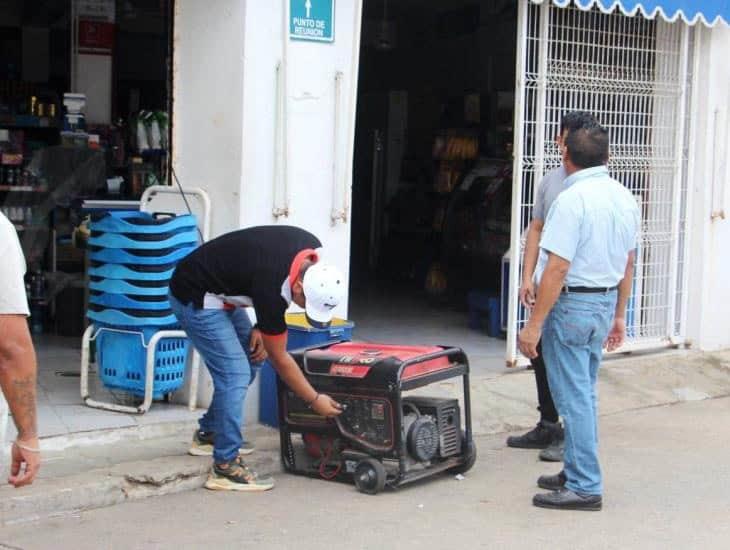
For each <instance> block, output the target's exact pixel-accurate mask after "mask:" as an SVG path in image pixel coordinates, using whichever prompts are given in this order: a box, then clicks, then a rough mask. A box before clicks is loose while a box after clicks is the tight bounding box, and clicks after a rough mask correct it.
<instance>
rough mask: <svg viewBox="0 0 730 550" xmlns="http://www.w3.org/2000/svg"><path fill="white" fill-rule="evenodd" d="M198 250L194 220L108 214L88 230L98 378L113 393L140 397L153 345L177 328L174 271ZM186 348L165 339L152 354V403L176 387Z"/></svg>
mask: <svg viewBox="0 0 730 550" xmlns="http://www.w3.org/2000/svg"><path fill="white" fill-rule="evenodd" d="M196 246H198V230H197V226H196V219H195V217H194V216H192V215H182V216H175V217H156V216H153V215H152V214H148V213H146V212H109V213H105V214H103V215H102V216H100V217H98V218H97V219H95V220H93V221H92V223H91V237H90V239H89V251H90V252H89V259H90V266H89V310H88V312H87V316H88V318H89V320H90V321H91V322H92V323H93V324H94V327H95V331H94V334H95V339H96V355H97V365H98V369H99V377H100V378H101V381H102V382H103V383H104V385H105V386H107V387H108V388H111V389H116V390H123V391H125V392H128V393H131V394H134V395H137V396H143V395H144V393H145V365H146V358H147V348H148V345H149V342H150V338H152V336H153V335H154V334H155V333H156V332H158V331H160V330H171V329H177V328H179V327H178V326H176V319H175V316H174V314H173V313H172V311H171V309H170V303H169V301H168V298H167V292H168V286H169V282H170V277H171V276H172V273H173V271H174V269H175V265H176V264H177V262H179V261H180V260H181V259H182V258H184V257H185V256H187V255H188V254H189V253H190V252H191V251H192V250H193V249H194V248H195V247H196ZM187 351H188V342H187V339H185V338H164V339H161V340H159V342H158V343H157V346H156V349H155V354H154V357H155V362H154V365H155V368H154V385H153V398H154V399H160V398H161V397H163V396H164V395H166V394H169V393H171V392H173V391H175V390H177V389H178V388H180V386H181V385H182V383H183V379H184V376H185V363H186V358H187Z"/></svg>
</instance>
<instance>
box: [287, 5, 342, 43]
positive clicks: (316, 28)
mask: <svg viewBox="0 0 730 550" xmlns="http://www.w3.org/2000/svg"><path fill="white" fill-rule="evenodd" d="M289 2H290V4H289V5H290V10H289V36H290V37H291V38H292V40H313V41H315V42H334V41H335V0H289Z"/></svg>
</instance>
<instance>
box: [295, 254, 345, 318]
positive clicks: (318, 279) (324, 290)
mask: <svg viewBox="0 0 730 550" xmlns="http://www.w3.org/2000/svg"><path fill="white" fill-rule="evenodd" d="M302 286H303V290H304V299H305V301H306V305H305V308H304V309H305V312H306V315H307V321H308V322H309V324H310V325H312V326H313V327H315V328H326V327H328V326H329V325H330V323H331V322H332V315H333V312H334V309H335V308H336V307H337V305H338V304H339V303H340V302H341V301H342V299H343V298H344V297H345V292H346V291H345V277H344V276H343V275H342V273H340V270H339V269H337V268H336V267H335V266H333V265H329V264H323V263H316V264H314V265H313V266H312V267H310V268H309V269H307V271H306V272H305V273H304V280H303V281H302Z"/></svg>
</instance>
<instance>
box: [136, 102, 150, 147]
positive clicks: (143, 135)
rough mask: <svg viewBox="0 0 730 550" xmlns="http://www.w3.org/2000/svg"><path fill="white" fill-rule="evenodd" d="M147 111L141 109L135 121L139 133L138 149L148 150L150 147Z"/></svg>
mask: <svg viewBox="0 0 730 550" xmlns="http://www.w3.org/2000/svg"><path fill="white" fill-rule="evenodd" d="M146 114H147V113H146V111H140V112H139V114H138V115H137V119H136V121H135V123H134V125H135V128H136V133H137V150H138V151H140V152H142V151H147V150H148V149H149V148H150V143H149V139H148V138H147V126H146V125H145V120H144V119H145V116H146Z"/></svg>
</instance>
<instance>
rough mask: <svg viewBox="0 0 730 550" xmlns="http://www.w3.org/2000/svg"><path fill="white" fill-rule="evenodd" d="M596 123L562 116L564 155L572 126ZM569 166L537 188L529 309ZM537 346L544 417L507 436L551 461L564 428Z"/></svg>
mask: <svg viewBox="0 0 730 550" xmlns="http://www.w3.org/2000/svg"><path fill="white" fill-rule="evenodd" d="M595 125H596V119H595V118H594V117H593V115H591V114H590V113H587V112H585V111H570V112H567V113H565V114H564V115H563V116H562V117H561V119H560V135H558V136H556V137H555V141H556V143H557V145H558V147H559V149H560V152H561V157H562V155H563V150H564V148H565V138H566V137H567V135H568V133H569V132H570V131H571V130H577V129H579V128H583V127H591V126H595ZM566 177H567V174H566V173H565V167H564V166H563V165H562V164H561V165H560V166H559V167H558V168H555V169H554V170H551V171H550V172H548V173H547V174H545V176H544V177H543V178H542V180H541V181H540V185H539V186H538V188H537V193H536V197H535V203H534V205H533V208H532V221H531V222H530V227H529V229H528V230H527V239H526V243H525V253H524V256H523V265H522V284H521V286H520V303H521V304H522V306H523V307H525V308H527V309H528V310H529V311H531V310H532V307H533V306H534V305H535V267H536V266H537V259H538V255H539V252H540V237H541V236H542V230H543V227H544V226H545V219H546V218H547V214H548V212H549V211H550V207H551V206H552V204H553V202H554V201H555V199H556V198H557V197H558V195H559V194H560V193H562V192H563V191H564V190H565V189H566V185H565V178H566ZM540 347H541V346H540V344H538V346H537V353H538V355H537V357H534V358H532V359H531V360H530V362H531V363H532V372H533V373H534V374H535V386H536V388H537V402H538V407H537V409H538V410H539V411H540V421H539V422H538V423H537V426H535V427H534V428H533V429H532V430H530V431H529V432H527V433H524V434H522V435H516V436H515V435H513V436H510V437H508V438H507V446H509V447H517V448H523V449H537V448H540V449H542V451H540V453H539V455H538V456H539V457H540V460H545V461H548V462H562V461H563V428H562V426H561V425H560V418H559V416H558V411H557V408H556V406H555V403H554V401H553V398H552V395H551V393H550V385H549V383H548V379H547V369H546V366H545V361H544V358H543V356H542V353H541V351H540Z"/></svg>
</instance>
